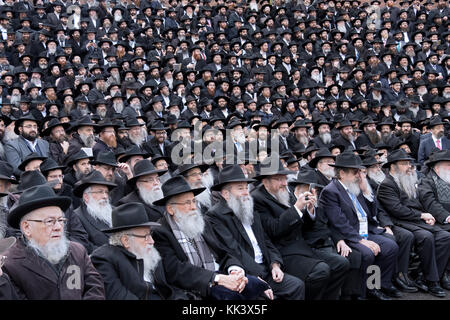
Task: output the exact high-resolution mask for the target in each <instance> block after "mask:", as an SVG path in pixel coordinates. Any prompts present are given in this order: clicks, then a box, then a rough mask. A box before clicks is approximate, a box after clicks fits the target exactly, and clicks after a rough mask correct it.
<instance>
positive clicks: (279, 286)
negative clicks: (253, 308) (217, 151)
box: [207, 164, 305, 300]
mask: <svg viewBox="0 0 450 320" xmlns="http://www.w3.org/2000/svg"><path fill="white" fill-rule="evenodd" d="M255 181H256V180H253V179H248V178H246V177H245V175H244V173H243V171H242V170H241V168H240V166H239V165H236V164H235V165H230V166H227V167H225V168H224V169H223V170H222V171H221V172H220V173H219V176H218V180H217V184H216V185H214V186H213V187H212V190H214V191H217V192H220V196H219V198H220V201H219V202H218V203H216V204H215V205H214V207H212V208H210V210H209V211H208V213H207V217H208V220H209V221H210V222H211V224H212V226H213V227H214V231H215V233H216V234H217V236H218V238H219V239H220V240H221V241H222V242H223V243H224V244H226V245H227V247H228V248H229V249H230V250H231V251H232V253H233V254H234V255H235V256H238V257H241V261H242V263H243V265H244V267H245V269H246V270H247V272H248V273H249V274H251V275H254V276H258V277H260V278H261V279H263V280H264V281H267V283H268V284H269V285H270V287H271V288H272V289H269V290H267V291H266V295H267V296H268V297H269V299H273V294H275V295H277V296H280V297H282V298H284V299H289V300H303V299H304V297H305V284H304V282H303V281H302V280H300V279H298V278H296V277H293V276H291V275H289V274H286V273H284V272H283V271H282V270H281V265H282V264H283V259H282V258H281V254H280V252H279V251H278V250H277V249H276V248H275V247H274V245H273V244H272V243H271V241H270V240H269V239H268V237H267V235H266V234H265V232H264V229H263V228H262V225H261V221H260V218H259V215H257V214H254V212H253V198H252V196H251V195H250V192H249V185H248V184H249V183H251V182H255ZM272 290H273V291H272Z"/></svg>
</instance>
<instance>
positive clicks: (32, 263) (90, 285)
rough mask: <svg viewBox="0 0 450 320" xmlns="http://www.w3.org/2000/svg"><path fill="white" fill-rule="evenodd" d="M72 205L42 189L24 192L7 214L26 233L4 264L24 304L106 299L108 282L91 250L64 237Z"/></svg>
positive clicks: (37, 187)
mask: <svg viewBox="0 0 450 320" xmlns="http://www.w3.org/2000/svg"><path fill="white" fill-rule="evenodd" d="M70 204H71V200H70V198H68V197H58V196H57V195H56V194H55V192H54V191H53V189H52V188H51V187H50V186H46V185H40V186H35V187H31V188H29V189H27V190H25V191H24V192H23V193H22V195H21V196H20V199H19V201H18V205H17V206H16V207H15V208H14V209H12V210H11V212H10V214H9V215H8V223H9V225H10V226H11V227H12V228H15V229H20V231H21V233H22V237H21V238H19V239H18V240H17V242H16V243H15V245H14V246H12V247H11V248H10V249H9V250H8V251H7V252H6V255H7V256H8V259H7V260H6V263H5V265H4V271H5V272H6V273H7V274H8V275H9V277H10V278H11V282H12V283H13V284H14V286H15V289H16V292H17V294H18V298H19V299H21V300H22V299H28V300H44V299H45V300H47V299H49V300H94V299H95V300H104V298H105V293H104V287H103V280H102V278H101V276H100V275H99V273H98V272H97V271H96V270H95V268H94V266H93V265H92V262H91V260H90V258H89V256H88V254H87V252H86V249H85V248H84V247H83V246H82V245H81V244H79V243H76V242H72V241H69V240H68V239H67V238H66V236H65V232H64V231H65V230H64V229H65V224H66V218H65V217H64V211H65V210H67V209H68V208H69V206H70ZM74 268H75V269H76V270H78V271H77V272H76V273H74V272H73V269H74ZM37 284H39V285H37ZM74 284H77V285H74Z"/></svg>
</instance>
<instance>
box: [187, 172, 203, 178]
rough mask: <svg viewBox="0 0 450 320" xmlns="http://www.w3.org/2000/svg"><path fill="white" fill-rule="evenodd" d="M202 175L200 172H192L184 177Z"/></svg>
mask: <svg viewBox="0 0 450 320" xmlns="http://www.w3.org/2000/svg"><path fill="white" fill-rule="evenodd" d="M201 176H202V173H201V172H192V173H189V174H187V175H186V177H201Z"/></svg>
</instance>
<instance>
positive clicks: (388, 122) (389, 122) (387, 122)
mask: <svg viewBox="0 0 450 320" xmlns="http://www.w3.org/2000/svg"><path fill="white" fill-rule="evenodd" d="M382 126H390V127H391V129H392V130H394V129H395V124H394V121H393V120H392V119H391V118H384V119H383V121H381V122H378V124H377V130H381V127H382Z"/></svg>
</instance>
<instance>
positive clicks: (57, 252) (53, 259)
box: [28, 233, 70, 264]
mask: <svg viewBox="0 0 450 320" xmlns="http://www.w3.org/2000/svg"><path fill="white" fill-rule="evenodd" d="M69 244H70V241H69V239H67V237H66V235H65V234H64V233H63V234H62V235H61V238H60V239H59V240H57V241H55V240H53V241H49V242H48V243H47V244H46V245H45V246H40V245H38V244H37V243H36V242H35V241H34V240H33V239H29V240H28V246H30V247H31V248H32V249H33V250H34V251H35V252H36V253H37V254H38V255H39V256H41V257H43V258H44V259H46V260H48V262H50V263H51V264H57V263H58V262H60V261H61V260H62V259H63V258H64V257H65V256H66V255H67V253H68V251H69Z"/></svg>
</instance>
